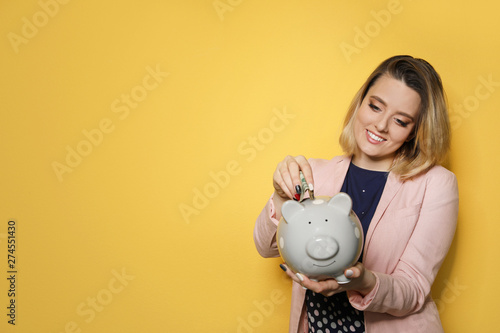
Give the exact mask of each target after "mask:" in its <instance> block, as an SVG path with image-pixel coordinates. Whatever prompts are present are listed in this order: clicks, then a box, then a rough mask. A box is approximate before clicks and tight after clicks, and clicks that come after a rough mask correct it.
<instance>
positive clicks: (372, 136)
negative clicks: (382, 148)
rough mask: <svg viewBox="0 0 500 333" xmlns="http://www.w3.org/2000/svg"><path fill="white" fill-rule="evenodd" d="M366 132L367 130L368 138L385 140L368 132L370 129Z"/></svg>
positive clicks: (379, 140)
mask: <svg viewBox="0 0 500 333" xmlns="http://www.w3.org/2000/svg"><path fill="white" fill-rule="evenodd" d="M367 132H368V135H369V136H370V138H372V139H373V140H375V141H378V142H382V141H385V140H384V139H382V138H381V137H379V136H376V135H375V134H373V133H372V132H370V131H367Z"/></svg>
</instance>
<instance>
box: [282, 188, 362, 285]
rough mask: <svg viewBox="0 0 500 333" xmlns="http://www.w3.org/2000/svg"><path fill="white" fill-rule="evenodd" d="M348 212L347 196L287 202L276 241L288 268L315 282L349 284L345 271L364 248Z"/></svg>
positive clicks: (359, 229) (357, 225)
mask: <svg viewBox="0 0 500 333" xmlns="http://www.w3.org/2000/svg"><path fill="white" fill-rule="evenodd" d="M351 208H352V200H351V198H350V197H349V195H347V194H346V193H338V194H337V195H335V196H334V197H332V198H330V197H316V198H315V199H305V200H304V201H302V202H297V201H292V200H289V201H286V202H285V203H284V204H283V206H282V208H281V215H282V218H281V220H280V222H279V224H278V232H277V235H276V237H277V238H276V239H277V242H278V249H279V252H280V255H281V257H282V258H283V260H284V261H285V263H286V264H287V265H288V267H290V268H291V269H292V270H293V271H295V272H299V273H301V274H305V275H306V276H307V277H309V278H310V279H314V280H318V281H319V280H324V279H330V278H335V280H337V282H338V283H340V284H342V283H347V282H349V281H350V280H349V279H348V278H346V277H345V276H344V270H345V269H346V268H349V267H351V266H353V265H354V264H355V263H356V262H357V260H358V259H359V256H360V254H361V251H362V248H363V228H362V226H361V222H360V221H359V219H358V217H357V216H356V214H355V213H354V211H352V209H351Z"/></svg>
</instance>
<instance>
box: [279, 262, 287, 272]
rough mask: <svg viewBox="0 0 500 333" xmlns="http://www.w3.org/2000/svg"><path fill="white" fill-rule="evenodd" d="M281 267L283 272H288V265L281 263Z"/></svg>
mask: <svg viewBox="0 0 500 333" xmlns="http://www.w3.org/2000/svg"><path fill="white" fill-rule="evenodd" d="M280 268H281V269H282V270H283V272H286V266H285V265H283V264H280Z"/></svg>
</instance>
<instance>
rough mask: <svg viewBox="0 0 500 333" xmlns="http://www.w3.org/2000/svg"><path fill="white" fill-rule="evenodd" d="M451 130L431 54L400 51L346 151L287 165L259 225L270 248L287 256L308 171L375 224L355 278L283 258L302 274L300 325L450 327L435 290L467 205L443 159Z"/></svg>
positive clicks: (263, 248) (293, 328) (261, 246)
mask: <svg viewBox="0 0 500 333" xmlns="http://www.w3.org/2000/svg"><path fill="white" fill-rule="evenodd" d="M449 137H450V127H449V121H448V115H447V108H446V101H445V96H444V91H443V86H442V83H441V79H440V77H439V75H438V74H437V73H436V71H435V70H434V68H433V67H432V66H431V65H430V64H429V63H427V62H426V61H424V60H422V59H416V58H413V57H411V56H395V57H392V58H389V59H387V60H386V61H384V62H382V63H381V64H380V65H379V66H378V67H377V68H376V69H375V71H374V72H373V73H372V74H371V75H370V76H369V77H368V79H367V80H366V82H365V84H364V85H363V86H362V87H361V89H360V90H359V91H358V93H357V94H356V96H355V97H354V99H353V101H352V103H351V105H350V107H349V110H348V113H347V116H346V119H345V122H344V129H343V131H342V133H341V136H340V144H341V146H342V148H343V150H344V152H345V155H344V156H338V157H335V158H333V159H332V160H322V159H310V160H307V159H306V158H304V157H303V156H298V157H291V156H287V157H286V158H285V159H284V160H283V161H281V162H280V163H279V164H278V166H277V168H276V170H275V172H274V175H273V185H274V189H275V191H274V193H273V195H272V197H271V199H270V200H269V201H268V203H267V205H266V207H265V208H264V209H263V211H262V213H261V214H260V215H259V217H258V219H257V222H256V225H255V229H254V240H255V244H256V246H257V249H258V251H259V253H260V254H261V255H262V256H263V257H277V256H279V252H278V249H277V246H276V238H275V237H276V229H277V224H278V222H279V219H280V218H281V206H282V204H283V203H284V202H285V201H286V200H289V199H294V200H297V194H298V195H299V196H300V194H301V192H302V188H301V187H300V184H301V182H300V178H299V171H300V170H301V171H302V172H303V174H304V177H305V178H306V180H307V182H308V183H310V186H313V187H314V192H315V194H316V195H326V196H333V195H334V194H336V193H338V192H339V191H342V192H346V193H348V194H349V195H350V196H351V198H352V199H353V210H354V211H355V212H356V214H357V215H358V217H359V218H360V220H361V222H362V224H363V229H364V232H365V244H364V250H363V254H362V259H361V260H360V262H358V263H357V264H356V265H355V266H354V267H351V268H348V269H346V270H345V272H344V274H345V275H346V276H348V277H350V278H351V282H349V283H347V284H341V285H339V284H338V283H337V282H336V281H335V280H334V279H329V280H325V281H319V282H315V281H311V280H310V279H308V278H307V277H306V276H303V275H301V274H295V272H292V271H291V270H290V269H289V268H287V267H286V266H285V265H281V267H282V269H283V270H285V271H286V273H287V274H288V275H289V276H290V277H291V278H292V279H293V280H294V283H293V290H292V307H291V315H290V332H338V331H340V332H369V333H378V332H381V333H388V332H426V333H429V332H443V328H442V326H441V322H440V320H439V314H438V311H437V308H436V305H435V303H434V301H433V300H432V298H431V294H430V292H431V286H432V283H433V281H434V278H435V277H436V275H437V273H438V270H439V268H440V266H441V264H442V262H443V260H444V258H445V256H446V253H447V252H448V249H449V247H450V244H451V242H452V239H453V236H454V233H455V228H456V221H457V214H458V188H457V181H456V178H455V175H454V174H453V173H451V172H450V171H448V170H446V169H445V168H443V167H441V166H439V163H440V162H441V161H442V159H443V158H444V156H445V154H446V152H447V150H448V149H449Z"/></svg>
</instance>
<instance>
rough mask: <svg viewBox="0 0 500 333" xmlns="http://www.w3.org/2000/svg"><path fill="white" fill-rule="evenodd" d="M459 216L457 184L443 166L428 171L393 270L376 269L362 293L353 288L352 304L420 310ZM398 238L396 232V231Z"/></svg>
mask: <svg viewBox="0 0 500 333" xmlns="http://www.w3.org/2000/svg"><path fill="white" fill-rule="evenodd" d="M457 216H458V185H457V180H456V177H455V175H454V174H453V173H451V172H449V171H448V170H446V169H444V168H440V169H438V170H437V172H433V170H432V169H431V171H429V172H428V174H427V175H426V189H425V194H424V198H423V201H422V205H421V209H420V214H419V215H418V220H417V222H416V224H415V227H414V229H413V232H412V234H411V236H410V238H409V241H408V243H407V245H406V248H405V250H404V252H403V254H402V255H401V257H400V258H399V261H398V262H397V265H396V268H395V269H394V271H393V272H391V273H387V272H374V274H375V275H376V285H375V288H374V289H373V290H372V291H371V292H370V293H369V294H368V295H365V296H364V297H362V296H361V295H360V294H359V293H357V292H353V291H350V292H349V300H350V302H351V304H352V305H353V306H354V307H355V308H357V309H358V310H362V311H373V312H382V313H388V314H390V315H393V316H405V315H408V314H411V313H415V312H418V311H419V310H420V309H421V308H422V307H423V306H424V305H425V302H426V301H427V300H428V297H430V292H431V286H432V284H433V282H434V279H435V277H436V275H437V273H438V270H439V268H440V267H441V264H442V263H443V261H444V258H445V257H446V254H447V252H448V249H449V247H450V245H451V242H452V240H453V237H454V234H455V229H456V223H457ZM394 237H395V238H394V240H395V241H396V240H397V235H394Z"/></svg>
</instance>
